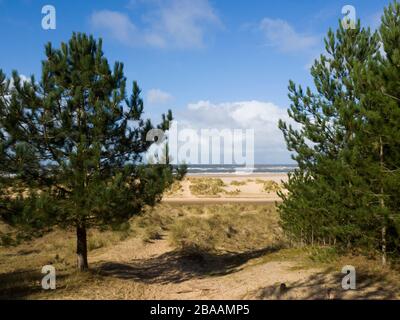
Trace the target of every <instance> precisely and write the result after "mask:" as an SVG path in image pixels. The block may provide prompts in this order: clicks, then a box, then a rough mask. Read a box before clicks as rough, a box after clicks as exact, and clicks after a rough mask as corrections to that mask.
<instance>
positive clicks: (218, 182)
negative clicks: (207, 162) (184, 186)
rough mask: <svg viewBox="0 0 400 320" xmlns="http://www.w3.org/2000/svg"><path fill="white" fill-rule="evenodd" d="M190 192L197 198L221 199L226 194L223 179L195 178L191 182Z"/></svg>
mask: <svg viewBox="0 0 400 320" xmlns="http://www.w3.org/2000/svg"><path fill="white" fill-rule="evenodd" d="M190 182H191V184H190V186H189V189H190V192H191V193H192V194H194V195H196V196H211V197H219V196H220V195H219V194H220V193H222V192H224V189H223V187H224V186H225V184H224V182H223V181H222V179H214V178H195V179H191V180H190Z"/></svg>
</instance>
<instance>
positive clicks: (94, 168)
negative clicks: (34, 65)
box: [1, 33, 173, 270]
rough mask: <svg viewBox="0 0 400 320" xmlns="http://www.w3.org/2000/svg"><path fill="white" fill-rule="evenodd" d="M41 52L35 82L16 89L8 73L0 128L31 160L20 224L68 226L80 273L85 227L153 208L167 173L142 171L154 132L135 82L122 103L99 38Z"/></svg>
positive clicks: (118, 66) (119, 76)
mask: <svg viewBox="0 0 400 320" xmlns="http://www.w3.org/2000/svg"><path fill="white" fill-rule="evenodd" d="M45 49H46V50H45V52H46V58H45V60H44V61H43V62H42V75H41V80H40V82H36V81H35V78H34V77H32V78H31V80H30V81H27V82H24V83H22V81H21V79H20V77H19V76H18V74H17V72H14V73H13V83H14V86H13V88H12V89H11V91H10V93H11V96H10V98H9V99H8V100H7V101H3V103H2V106H1V108H2V110H3V112H2V114H3V117H2V123H1V126H2V127H3V128H4V130H5V131H7V132H8V134H9V136H10V137H12V139H13V141H15V143H16V145H19V146H23V145H25V146H29V147H26V148H24V154H25V155H24V158H25V159H26V158H31V159H33V161H31V162H26V161H24V162H23V173H21V175H20V177H21V178H23V181H24V182H25V183H26V184H27V185H29V190H30V194H29V196H28V197H27V198H26V199H25V205H24V208H23V210H22V211H21V213H20V216H21V217H20V221H25V222H26V223H28V224H33V223H34V221H36V220H43V221H45V223H46V224H47V225H52V224H57V225H61V226H73V227H74V228H75V230H76V237H77V249H76V253H77V267H78V269H79V270H85V269H87V268H88V261H87V229H88V228H90V227H94V226H113V225H116V224H120V223H122V222H124V221H126V220H127V219H129V218H130V217H132V216H133V215H135V214H137V213H139V212H140V211H141V210H142V208H143V207H144V206H145V205H154V204H155V203H156V202H157V201H158V200H160V199H161V196H162V192H163V191H164V189H165V188H166V187H168V186H169V185H170V184H171V183H172V181H173V172H172V170H171V168H170V167H169V166H165V165H154V166H144V165H141V158H142V154H143V153H144V152H145V151H146V150H147V149H148V147H149V146H150V144H151V142H150V141H146V134H147V132H148V130H150V129H152V128H153V126H152V124H151V122H150V121H149V120H147V121H146V120H144V119H143V118H142V116H143V100H142V99H141V98H140V89H139V87H138V85H137V83H136V82H134V83H133V89H132V94H131V96H130V98H129V99H127V97H126V78H125V77H124V74H123V64H122V63H119V62H116V63H115V64H114V67H113V69H112V70H111V68H110V66H109V63H108V61H107V59H106V58H105V57H104V55H103V51H102V41H101V40H98V41H96V40H95V39H94V38H93V37H92V36H87V35H85V34H80V33H74V34H73V35H72V38H71V39H70V40H69V42H68V43H62V44H61V47H60V49H55V48H53V46H52V45H51V44H50V43H49V44H47V45H46V48H45ZM6 218H7V217H6ZM8 218H9V217H8Z"/></svg>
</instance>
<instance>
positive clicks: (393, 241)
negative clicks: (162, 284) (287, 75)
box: [280, 2, 400, 264]
mask: <svg viewBox="0 0 400 320" xmlns="http://www.w3.org/2000/svg"><path fill="white" fill-rule="evenodd" d="M380 46H382V48H379V47H380ZM326 51H327V55H322V56H321V57H320V60H319V61H316V62H315V64H314V66H313V68H312V76H313V77H314V82H315V87H316V92H315V93H312V91H311V89H307V92H306V93H305V94H304V93H303V91H302V89H301V87H300V88H299V89H297V88H296V87H295V85H294V84H293V83H291V84H290V86H289V90H290V98H291V100H292V106H291V108H290V111H289V115H290V116H291V118H292V119H293V120H294V121H295V122H297V123H298V126H299V127H300V129H294V128H293V127H290V126H288V125H287V124H285V123H283V122H281V123H280V128H281V129H282V131H283V133H284V136H285V139H286V142H287V144H288V147H289V150H291V151H294V152H295V155H294V159H295V160H296V161H297V162H298V164H299V169H298V170H296V171H295V172H294V173H293V174H292V175H291V176H290V178H289V181H288V183H287V184H286V187H287V189H288V191H289V192H288V194H287V195H285V194H281V196H282V198H283V203H282V205H281V206H280V212H281V216H282V221H283V227H284V228H285V230H287V231H288V234H289V235H290V236H291V237H292V238H293V239H294V240H298V239H300V240H301V241H304V242H307V243H310V242H311V243H312V242H313V240H314V237H315V236H316V237H317V238H318V239H319V240H320V239H321V238H322V239H326V238H328V241H329V240H332V239H334V241H333V242H335V243H336V242H337V243H338V244H339V245H344V246H346V247H348V246H359V247H363V248H367V249H369V250H373V251H374V250H376V249H379V250H380V251H381V254H382V263H383V264H386V261H387V253H388V252H390V253H392V254H395V253H398V252H399V251H400V244H399V240H398V239H399V235H400V233H399V232H400V228H399V221H400V218H399V207H400V206H399V205H400V202H399V200H398V190H399V188H400V145H399V144H400V134H399V129H400V128H399V127H400V99H399V97H400V92H399V83H400V73H399V71H400V70H399V68H400V67H399V66H400V6H399V3H398V2H394V3H393V4H392V5H390V6H389V7H388V8H386V9H385V13H384V16H383V17H382V25H381V27H380V29H379V31H378V32H375V33H373V34H372V33H371V32H370V30H369V29H362V28H361V27H360V22H358V25H357V26H356V29H354V30H352V29H349V30H344V29H343V28H342V27H341V26H340V28H339V30H338V31H337V32H336V35H333V33H332V32H331V31H330V32H329V33H328V38H327V40H326Z"/></svg>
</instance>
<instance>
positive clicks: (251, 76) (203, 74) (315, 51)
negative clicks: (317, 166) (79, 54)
mask: <svg viewBox="0 0 400 320" xmlns="http://www.w3.org/2000/svg"><path fill="white" fill-rule="evenodd" d="M389 2H390V1H384V0H374V1H372V0H371V1H365V0H360V1H355V0H352V1H326V0H325V1H322V0H303V1H295V0H281V1H268V0H266V1H256V0H253V1H248V0H247V1H245V0H235V1H232V0H209V1H207V0H163V1H161V0H123V1H104V0H96V1H94V0H92V1H90V0H87V1H54V0H53V1H51V0H47V1H37V0H14V1H11V0H0V36H1V39H2V40H1V41H2V46H1V50H0V68H1V69H3V71H5V72H6V73H7V74H9V73H10V72H11V70H13V69H17V70H18V71H19V72H20V73H21V74H24V75H30V74H36V75H40V66H41V63H40V61H41V60H42V59H43V57H44V50H43V47H44V44H45V43H46V42H48V41H51V42H52V43H53V44H54V45H55V46H58V45H59V43H60V42H61V41H67V40H68V39H69V37H70V35H71V33H72V31H82V32H87V33H92V34H94V35H95V36H97V37H100V36H101V37H103V40H104V51H105V55H106V56H107V58H108V59H109V60H110V61H111V62H113V61H116V60H118V61H122V62H124V64H125V74H126V76H127V78H128V80H129V81H132V80H137V81H138V82H139V85H140V86H141V88H142V90H143V97H144V99H145V109H146V111H147V114H148V116H150V117H152V118H154V119H157V118H158V115H159V114H160V113H161V112H164V111H165V110H167V109H168V108H171V109H172V110H173V111H174V113H175V115H176V118H177V120H178V121H181V122H182V123H184V124H185V125H186V126H193V127H196V128H200V127H217V128H247V127H252V126H253V128H254V129H255V134H256V142H255V144H256V147H255V159H256V162H258V163H287V162H290V156H289V154H288V152H286V151H285V145H284V142H283V138H282V136H281V135H280V133H279V131H277V130H276V121H277V119H278V118H280V117H285V114H286V111H285V110H286V109H287V107H288V106H289V100H288V98H287V84H288V81H289V79H292V80H294V81H295V82H296V83H299V84H302V85H310V84H311V78H310V76H309V70H308V69H309V66H310V65H311V63H312V61H313V59H314V58H315V57H316V56H318V55H319V53H320V52H322V51H323V37H324V36H325V34H326V32H327V30H328V28H329V27H332V28H336V27H337V25H338V21H339V19H341V18H342V17H343V15H342V13H341V9H342V7H343V6H344V5H348V4H350V5H352V6H354V7H355V9H356V16H357V18H360V19H361V21H362V23H363V24H364V25H369V26H371V27H373V28H375V27H376V26H377V25H378V23H379V16H380V14H381V13H382V10H383V7H384V6H386V5H387V4H388V3H389ZM47 4H50V5H53V6H54V7H55V8H56V19H57V21H56V22H57V27H56V29H55V30H43V29H42V27H41V20H42V18H43V15H42V13H41V9H42V7H43V6H44V5H47ZM243 115H245V116H243ZM244 118H245V119H244Z"/></svg>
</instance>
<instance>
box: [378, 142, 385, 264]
mask: <svg viewBox="0 0 400 320" xmlns="http://www.w3.org/2000/svg"><path fill="white" fill-rule="evenodd" d="M379 157H380V165H381V170H382V172H383V143H382V137H379ZM383 193H384V190H383V185H382V186H381V197H380V205H381V208H382V209H384V208H385V200H384V199H383ZM382 220H383V221H382V230H381V234H382V265H386V221H385V217H382Z"/></svg>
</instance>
